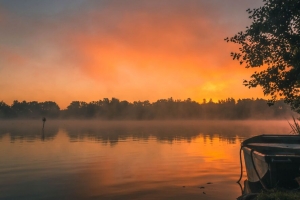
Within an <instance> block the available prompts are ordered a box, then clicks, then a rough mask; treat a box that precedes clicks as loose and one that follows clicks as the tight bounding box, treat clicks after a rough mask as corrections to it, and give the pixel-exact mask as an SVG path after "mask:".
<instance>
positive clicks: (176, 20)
mask: <svg viewBox="0 0 300 200" xmlns="http://www.w3.org/2000/svg"><path fill="white" fill-rule="evenodd" d="M260 4H261V1H258V0H255V1H253V0H245V1H241V2H237V1H234V0H227V1H219V0H212V1H195V0H188V1H183V0H172V1H167V0H162V1H157V2H156V1H155V2H154V1H146V0H141V1H133V0H109V1H108V0H100V1H83V0H76V1H58V0H56V1H51V2H50V1H49V2H47V1H42V2H39V3H36V2H35V3H34V1H26V2H23V1H21V2H19V3H14V2H12V1H2V2H1V3H0V87H1V93H0V101H1V100H3V101H4V102H6V103H7V104H11V103H12V101H13V100H19V101H22V100H26V101H55V102H57V103H58V105H59V106H60V107H61V108H65V107H66V106H67V105H68V104H69V103H70V102H71V101H73V100H79V101H86V102H90V101H93V100H99V99H103V98H112V97H115V98H118V99H120V100H127V101H138V100H141V101H143V100H150V101H151V102H153V101H156V100H158V99H163V98H169V97H173V99H181V100H183V99H187V98H191V99H192V100H195V101H198V102H202V100H203V99H204V98H206V99H210V98H212V99H213V100H214V101H217V100H219V99H225V98H228V97H233V98H236V99H238V98H252V97H254V98H257V97H259V98H263V97H264V96H263V93H262V91H261V89H260V88H257V89H251V90H249V89H248V88H246V87H244V86H243V85H242V82H243V80H244V79H248V78H249V77H250V75H251V74H252V73H253V72H254V70H253V69H245V68H244V67H243V66H240V65H239V63H238V62H236V61H232V59H231V57H230V52H231V51H234V50H235V49H237V48H238V47H237V46H234V45H233V44H228V43H226V42H225V41H224V38H225V37H227V36H232V35H233V34H235V33H236V32H238V31H241V30H244V29H245V27H246V26H247V25H249V23H250V21H249V20H248V16H247V13H246V11H245V10H246V9H247V8H253V7H257V6H259V5H260Z"/></svg>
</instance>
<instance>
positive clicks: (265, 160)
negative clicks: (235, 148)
mask: <svg viewBox="0 0 300 200" xmlns="http://www.w3.org/2000/svg"><path fill="white" fill-rule="evenodd" d="M241 148H242V150H243V154H244V160H245V165H246V171H247V177H248V181H249V182H252V183H258V182H260V183H261V184H263V185H264V186H265V187H268V188H273V187H276V186H279V187H285V188H294V187H298V186H299V184H298V182H297V180H298V177H300V136H298V135H297V136H296V135H260V136H255V137H253V138H250V139H248V140H245V141H244V142H243V143H242V147H241Z"/></svg>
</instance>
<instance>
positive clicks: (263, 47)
mask: <svg viewBox="0 0 300 200" xmlns="http://www.w3.org/2000/svg"><path fill="white" fill-rule="evenodd" d="M263 2H264V5H263V6H262V7H260V8H256V9H248V10H247V12H248V14H249V18H250V19H252V24H251V25H250V27H246V30H245V31H242V32H239V33H237V34H236V35H235V36H233V37H231V38H225V40H226V41H227V42H233V43H237V44H239V45H240V48H239V51H238V52H233V53H231V56H232V57H233V59H234V60H238V61H239V62H240V64H245V67H246V68H252V67H261V68H262V69H261V70H260V71H258V72H255V73H254V74H252V76H251V79H250V80H248V81H247V80H245V81H244V85H245V86H247V87H249V88H253V87H256V86H261V87H262V89H263V92H264V94H265V95H269V96H270V97H271V98H270V101H269V103H270V104H273V103H274V102H275V100H276V99H278V98H282V97H283V98H284V100H285V102H287V103H289V104H290V105H291V107H292V108H293V109H294V110H295V111H296V112H298V113H300V90H299V88H300V1H299V0H263Z"/></svg>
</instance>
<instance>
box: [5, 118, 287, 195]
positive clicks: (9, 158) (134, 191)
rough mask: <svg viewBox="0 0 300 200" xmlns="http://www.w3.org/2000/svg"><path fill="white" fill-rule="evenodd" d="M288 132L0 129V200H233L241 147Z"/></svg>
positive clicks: (165, 124) (31, 125)
mask: <svg viewBox="0 0 300 200" xmlns="http://www.w3.org/2000/svg"><path fill="white" fill-rule="evenodd" d="M289 132H290V128H289V125H288V123H287V121H284V120H283V121H150V122H145V121H139V122H132V121H120V122H113V121H108V122H103V121H92V120H91V121H79V120H78V121H68V120H65V121H51V120H48V121H47V122H46V124H45V129H44V131H42V121H41V120H38V121H35V120H31V121H21V120H15V121H0V199H8V200H9V199H14V200H15V199H200V200H201V199H214V200H230V199H233V200H234V199H236V198H237V197H238V196H240V195H241V188H240V186H239V185H238V184H237V183H236V181H237V179H238V178H239V176H240V163H239V150H240V143H241V141H243V140H244V139H245V138H248V137H251V136H254V135H258V134H271V133H274V134H278V133H281V134H287V133H289ZM244 178H246V177H245V174H244Z"/></svg>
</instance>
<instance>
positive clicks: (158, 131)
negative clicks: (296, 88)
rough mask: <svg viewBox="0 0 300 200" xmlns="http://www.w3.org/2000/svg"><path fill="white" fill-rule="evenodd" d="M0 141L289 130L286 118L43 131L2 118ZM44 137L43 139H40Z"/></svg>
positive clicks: (53, 125)
mask: <svg viewBox="0 0 300 200" xmlns="http://www.w3.org/2000/svg"><path fill="white" fill-rule="evenodd" d="M0 125H1V126H0V140H1V138H2V137H3V136H4V135H5V134H9V136H10V138H11V141H12V142H13V141H15V140H24V141H34V140H38V139H45V140H52V139H53V138H54V137H55V136H56V135H57V133H58V130H59V129H63V130H64V131H65V132H67V134H68V136H69V138H70V140H71V141H72V142H75V141H80V140H83V139H89V140H92V141H98V142H102V143H110V144H112V145H113V144H116V143H118V142H119V141H124V140H127V138H129V137H132V138H134V139H135V140H145V141H147V140H149V138H150V137H154V138H155V139H156V140H157V141H160V142H171V143H172V142H175V141H181V140H184V141H187V142H191V140H193V139H195V138H196V137H197V136H198V135H204V136H205V142H211V141H212V139H213V138H214V137H219V138H220V139H223V140H227V141H228V142H231V143H235V140H236V137H237V136H239V137H241V138H248V137H250V136H252V135H257V134H268V133H273V134H276V133H281V134H283V133H289V132H290V128H289V125H288V123H287V121H93V120H90V121H84V120H83V121H81V120H78V121H68V120H62V121H49V122H48V121H47V123H46V127H45V131H44V132H43V131H42V121H36V120H31V121H21V120H20V121H18V120H14V121H2V122H0ZM43 137H44V138H43Z"/></svg>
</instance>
